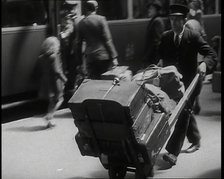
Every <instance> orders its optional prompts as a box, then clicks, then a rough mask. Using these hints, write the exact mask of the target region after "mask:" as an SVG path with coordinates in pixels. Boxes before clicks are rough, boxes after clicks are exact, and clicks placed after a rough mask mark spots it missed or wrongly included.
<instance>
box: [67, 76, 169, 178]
mask: <svg viewBox="0 0 224 179" xmlns="http://www.w3.org/2000/svg"><path fill="white" fill-rule="evenodd" d="M113 82H114V81H112V80H89V79H86V80H84V81H83V83H82V84H81V86H80V87H79V89H78V90H77V91H76V92H75V94H74V95H73V97H72V98H71V99H70V101H69V107H70V109H71V111H72V114H73V117H74V119H75V121H74V122H75V125H76V126H77V128H78V130H79V132H78V134H77V135H76V142H77V144H78V147H79V149H80V152H81V154H82V155H87V156H95V157H99V158H100V160H101V162H102V164H103V166H104V167H105V168H106V169H108V170H109V175H110V177H111V178H113V177H115V176H116V177H121V178H122V177H123V176H124V175H125V172H126V171H127V170H133V168H134V169H135V172H136V176H137V177H143V178H144V177H146V176H152V175H153V165H154V163H155V159H156V157H157V155H158V154H159V151H160V150H161V148H162V147H163V145H164V143H165V141H166V139H167V138H168V136H169V133H170V126H169V124H168V117H169V115H170V113H166V112H164V111H158V110H157V111H156V110H154V109H153V106H152V104H151V103H149V97H148V95H149V93H148V92H147V91H146V90H145V89H144V88H143V86H142V85H141V84H138V83H137V82H136V81H132V82H121V83H118V84H115V83H113ZM149 104H151V105H149Z"/></svg>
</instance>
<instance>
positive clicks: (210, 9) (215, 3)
mask: <svg viewBox="0 0 224 179" xmlns="http://www.w3.org/2000/svg"><path fill="white" fill-rule="evenodd" d="M203 5H204V14H220V13H221V0H203Z"/></svg>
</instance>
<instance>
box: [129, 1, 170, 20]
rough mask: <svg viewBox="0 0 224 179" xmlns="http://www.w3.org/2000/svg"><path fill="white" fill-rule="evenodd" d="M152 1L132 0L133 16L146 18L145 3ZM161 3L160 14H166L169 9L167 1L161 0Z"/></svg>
mask: <svg viewBox="0 0 224 179" xmlns="http://www.w3.org/2000/svg"><path fill="white" fill-rule="evenodd" d="M152 1H153V0H133V18H135V19H140V18H147V4H148V3H150V2H152ZM161 3H162V9H161V11H160V14H161V15H162V16H167V15H168V9H169V1H167V0H161Z"/></svg>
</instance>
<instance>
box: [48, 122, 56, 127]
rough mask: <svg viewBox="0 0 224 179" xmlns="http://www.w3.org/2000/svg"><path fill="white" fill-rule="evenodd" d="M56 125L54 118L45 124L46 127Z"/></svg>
mask: <svg viewBox="0 0 224 179" xmlns="http://www.w3.org/2000/svg"><path fill="white" fill-rule="evenodd" d="M55 126H56V123H55V121H54V120H49V121H48V124H47V128H53V127H55Z"/></svg>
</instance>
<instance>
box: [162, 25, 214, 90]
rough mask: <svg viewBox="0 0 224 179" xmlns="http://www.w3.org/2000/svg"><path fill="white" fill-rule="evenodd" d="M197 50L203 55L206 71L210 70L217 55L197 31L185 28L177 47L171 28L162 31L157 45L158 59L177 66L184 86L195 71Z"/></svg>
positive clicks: (186, 85) (190, 79)
mask: <svg viewBox="0 0 224 179" xmlns="http://www.w3.org/2000/svg"><path fill="white" fill-rule="evenodd" d="M198 52H199V53H200V54H201V55H203V56H204V57H205V58H204V62H205V63H206V66H207V72H209V71H212V70H213V69H214V68H215V66H216V64H217V55H216V53H215V51H214V50H213V49H212V48H211V47H210V46H209V45H208V43H207V42H206V41H205V40H203V38H202V37H201V36H200V34H199V33H197V32H195V31H191V30H189V29H187V28H185V29H184V32H183V36H182V39H181V42H180V44H179V46H178V47H176V46H175V44H174V32H173V31H172V30H169V31H166V32H164V33H163V35H162V39H161V44H160V46H159V55H160V59H163V63H164V64H163V66H168V65H174V66H176V67H177V69H178V71H179V72H180V73H181V74H182V75H183V82H184V84H185V87H186V88H187V87H188V85H189V84H190V83H191V81H192V80H193V78H194V76H195V75H196V73H197V67H198V63H197V54H198Z"/></svg>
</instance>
